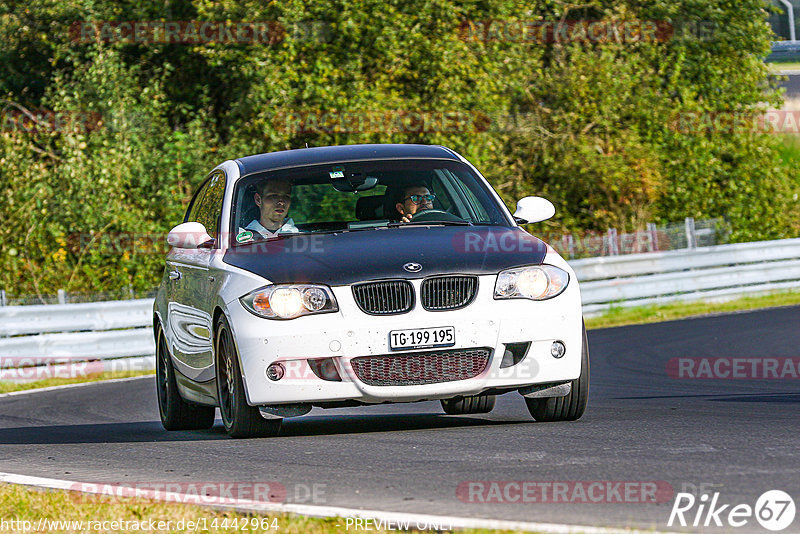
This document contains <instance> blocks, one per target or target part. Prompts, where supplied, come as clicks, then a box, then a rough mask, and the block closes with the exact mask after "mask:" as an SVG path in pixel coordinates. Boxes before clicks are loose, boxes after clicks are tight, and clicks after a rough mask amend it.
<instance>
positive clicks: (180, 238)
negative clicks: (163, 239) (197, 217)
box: [167, 222, 214, 249]
mask: <svg viewBox="0 0 800 534" xmlns="http://www.w3.org/2000/svg"><path fill="white" fill-rule="evenodd" d="M213 243H214V238H212V237H211V236H210V235H208V232H207V231H206V227H205V226H203V225H202V224H201V223H199V222H187V223H183V224H179V225H178V226H176V227H175V228H173V229H172V230H170V231H169V234H167V244H168V245H169V246H171V247H175V248H186V249H196V248H208V246H209V245H213Z"/></svg>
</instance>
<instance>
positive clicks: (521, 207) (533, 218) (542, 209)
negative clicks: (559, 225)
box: [514, 197, 556, 224]
mask: <svg viewBox="0 0 800 534" xmlns="http://www.w3.org/2000/svg"><path fill="white" fill-rule="evenodd" d="M555 214H556V207H555V206H553V203H552V202H550V201H549V200H547V199H546V198H542V197H525V198H522V199H520V201H519V202H517V211H515V212H514V219H516V221H517V222H518V223H519V224H528V223H537V222H542V221H546V220H547V219H549V218H550V217H552V216H553V215H555Z"/></svg>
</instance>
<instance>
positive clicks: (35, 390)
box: [0, 374, 155, 399]
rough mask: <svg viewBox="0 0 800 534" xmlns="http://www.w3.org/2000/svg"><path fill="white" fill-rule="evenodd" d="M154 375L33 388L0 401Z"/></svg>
mask: <svg viewBox="0 0 800 534" xmlns="http://www.w3.org/2000/svg"><path fill="white" fill-rule="evenodd" d="M154 376H155V374H149V375H142V376H128V377H125V378H109V379H108V380H94V381H89V382H77V383H75V384H62V385H60V386H47V387H46V388H33V389H22V390H20V391H9V392H8V393H0V399H2V398H3V397H16V396H17V395H26V394H30V393H45V392H47V391H58V390H59V389H71V388H77V387H82V386H92V385H94V384H111V383H112V382H129V381H131V380H141V379H142V378H152V377H154Z"/></svg>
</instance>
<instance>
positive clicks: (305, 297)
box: [239, 284, 339, 319]
mask: <svg viewBox="0 0 800 534" xmlns="http://www.w3.org/2000/svg"><path fill="white" fill-rule="evenodd" d="M239 300H240V301H241V303H242V305H243V306H244V307H245V308H247V309H248V310H249V311H250V312H252V313H254V314H255V315H258V316H259V317H266V318H267V319H294V318H295V317H300V316H301V315H309V314H312V313H328V312H335V311H339V306H337V305H336V298H334V296H333V292H332V291H331V290H330V288H329V287H326V286H318V285H311V284H278V285H272V286H266V287H262V288H260V289H256V290H255V291H252V292H250V293H248V294H247V295H245V296H243V297H241V298H240V299H239Z"/></svg>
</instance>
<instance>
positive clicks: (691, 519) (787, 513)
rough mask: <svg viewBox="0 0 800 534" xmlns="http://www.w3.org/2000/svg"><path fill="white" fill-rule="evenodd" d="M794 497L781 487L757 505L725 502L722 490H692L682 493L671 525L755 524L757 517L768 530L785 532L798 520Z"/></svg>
mask: <svg viewBox="0 0 800 534" xmlns="http://www.w3.org/2000/svg"><path fill="white" fill-rule="evenodd" d="M794 516H795V505H794V500H793V499H792V498H791V497H790V496H789V494H788V493H786V492H785V491H781V490H770V491H767V492H764V493H763V494H762V495H761V496H760V497H759V498H758V500H756V503H755V506H750V505H749V504H737V505H731V504H722V503H721V502H720V499H719V493H718V492H717V493H714V494H713V495H711V496H709V495H708V494H703V495H700V497H695V496H694V495H692V494H691V493H678V495H677V496H676V497H675V503H674V504H673V505H672V512H671V513H670V514H669V521H668V522H667V526H670V527H671V526H674V525H676V524H677V525H680V526H682V527H685V526H692V527H699V526H703V527H735V528H738V527H743V526H746V525H751V526H752V520H753V519H755V520H756V521H757V522H758V523H759V524H760V525H761V526H762V527H764V528H765V529H767V530H772V531H775V532H777V531H781V530H784V529H786V528H788V527H789V526H790V525H791V524H792V522H793V521H794Z"/></svg>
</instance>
